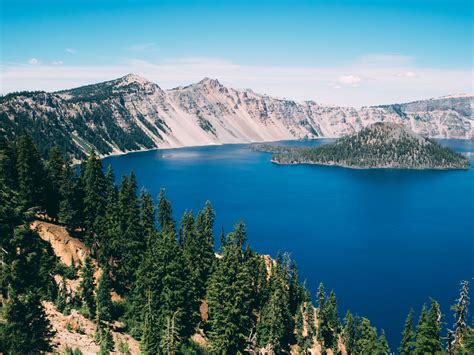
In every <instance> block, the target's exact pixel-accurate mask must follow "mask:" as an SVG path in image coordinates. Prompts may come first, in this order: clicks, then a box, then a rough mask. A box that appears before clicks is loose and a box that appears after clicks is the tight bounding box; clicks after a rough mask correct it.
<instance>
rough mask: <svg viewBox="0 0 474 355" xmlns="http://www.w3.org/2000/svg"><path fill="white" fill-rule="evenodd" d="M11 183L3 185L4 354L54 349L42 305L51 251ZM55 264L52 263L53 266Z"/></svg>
mask: <svg viewBox="0 0 474 355" xmlns="http://www.w3.org/2000/svg"><path fill="white" fill-rule="evenodd" d="M17 198H18V195H17V194H15V193H14V192H13V191H11V190H10V188H9V187H8V186H2V187H1V188H0V246H1V248H0V265H1V268H0V298H1V299H2V303H1V309H0V314H1V318H2V320H1V321H0V353H13V354H16V353H38V352H44V351H50V350H51V348H50V345H49V340H50V338H51V337H52V335H53V332H52V331H51V328H50V324H49V322H48V320H47V318H46V316H45V313H44V310H43V307H42V305H41V302H40V301H41V297H42V296H43V295H44V291H42V290H44V285H43V283H44V282H45V279H44V276H42V275H40V274H39V270H40V269H41V268H42V267H41V262H42V257H41V256H42V254H44V253H46V252H47V250H46V249H45V248H44V242H43V241H42V240H41V239H40V238H39V236H38V235H37V234H36V232H34V231H32V230H30V228H29V225H28V222H27V221H28V219H27V217H28V216H27V215H25V214H23V213H22V208H21V205H20V203H19V202H18V200H17ZM51 267H52V266H51Z"/></svg>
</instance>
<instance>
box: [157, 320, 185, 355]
mask: <svg viewBox="0 0 474 355" xmlns="http://www.w3.org/2000/svg"><path fill="white" fill-rule="evenodd" d="M177 313H178V311H176V312H174V313H173V315H172V316H166V319H165V324H164V327H163V330H162V334H161V342H160V346H161V349H162V351H163V353H164V354H175V353H176V352H177V351H178V348H179V345H180V344H181V339H180V334H179V333H180V331H179V329H178V325H177V324H176V314H177Z"/></svg>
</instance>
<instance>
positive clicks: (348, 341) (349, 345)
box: [343, 311, 355, 355]
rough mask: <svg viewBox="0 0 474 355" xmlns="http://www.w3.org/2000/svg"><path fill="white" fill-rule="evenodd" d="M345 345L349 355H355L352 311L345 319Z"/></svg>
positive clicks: (348, 312)
mask: <svg viewBox="0 0 474 355" xmlns="http://www.w3.org/2000/svg"><path fill="white" fill-rule="evenodd" d="M343 334H344V344H345V346H346V351H347V354H348V355H351V354H354V348H355V324H354V317H353V316H352V313H351V312H350V311H347V313H346V316H345V317H344V329H343Z"/></svg>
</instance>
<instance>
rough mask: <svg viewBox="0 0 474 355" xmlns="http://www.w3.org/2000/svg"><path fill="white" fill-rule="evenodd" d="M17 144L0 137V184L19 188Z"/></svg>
mask: <svg viewBox="0 0 474 355" xmlns="http://www.w3.org/2000/svg"><path fill="white" fill-rule="evenodd" d="M17 183H18V176H17V171H16V153H15V145H14V144H11V143H9V142H7V141H6V139H5V138H3V137H0V186H5V187H8V188H9V189H11V190H17V189H18V185H17Z"/></svg>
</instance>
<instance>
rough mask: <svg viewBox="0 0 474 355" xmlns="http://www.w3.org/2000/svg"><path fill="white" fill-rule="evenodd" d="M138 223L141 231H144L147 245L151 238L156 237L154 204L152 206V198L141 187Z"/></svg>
mask: <svg viewBox="0 0 474 355" xmlns="http://www.w3.org/2000/svg"><path fill="white" fill-rule="evenodd" d="M140 205H141V208H140V224H141V227H142V230H143V232H144V233H145V239H146V242H147V245H149V244H150V239H151V238H156V225H155V214H156V211H155V206H153V199H152V198H151V195H150V194H149V193H148V192H146V191H145V190H144V189H142V191H141V194H140Z"/></svg>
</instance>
